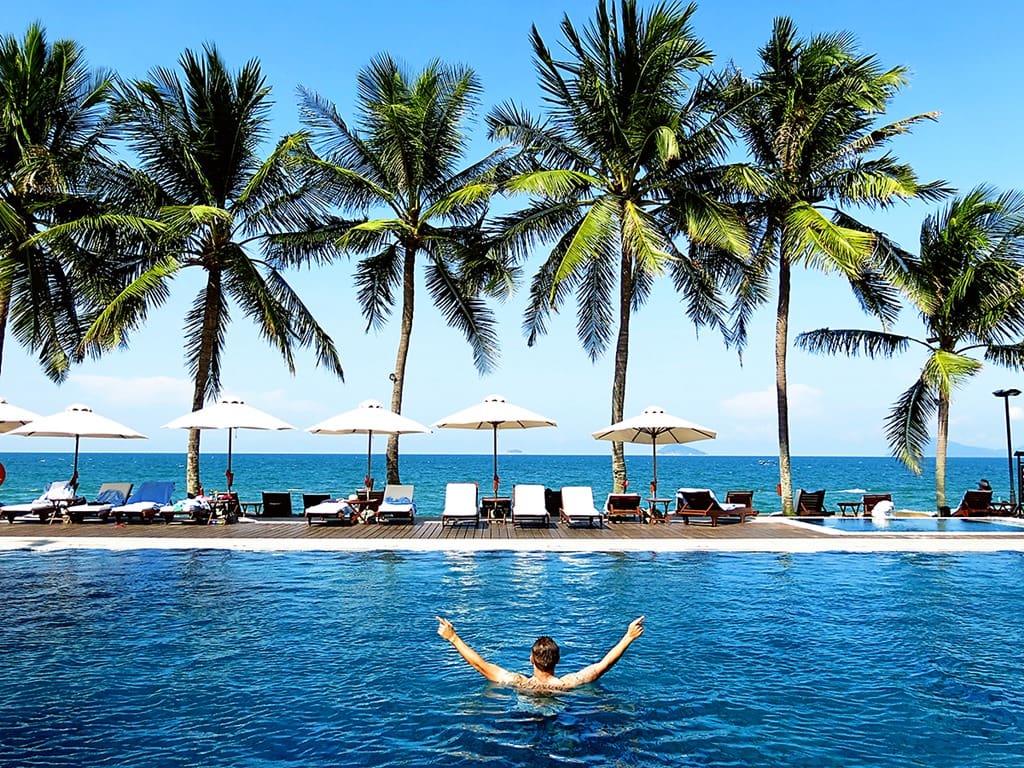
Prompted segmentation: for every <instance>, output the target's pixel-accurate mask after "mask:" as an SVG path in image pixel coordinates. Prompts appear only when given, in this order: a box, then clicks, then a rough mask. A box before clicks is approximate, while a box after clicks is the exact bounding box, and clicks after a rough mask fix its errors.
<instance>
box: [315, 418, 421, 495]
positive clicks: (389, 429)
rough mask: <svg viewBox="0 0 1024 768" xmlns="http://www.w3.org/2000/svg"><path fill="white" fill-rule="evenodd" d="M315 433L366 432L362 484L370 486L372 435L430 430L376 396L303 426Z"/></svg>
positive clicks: (349, 433)
mask: <svg viewBox="0 0 1024 768" xmlns="http://www.w3.org/2000/svg"><path fill="white" fill-rule="evenodd" d="M306 431H307V432H312V433H313V434H314V435H367V440H366V478H365V479H364V481H363V482H364V484H365V485H366V487H367V488H368V489H370V490H373V478H372V477H371V476H370V458H371V456H372V454H373V435H374V433H375V432H376V433H377V434H385V435H414V434H429V433H430V428H429V427H425V426H423V425H422V424H420V423H419V422H418V421H413V420H412V419H410V418H407V417H405V416H403V415H402V414H400V413H395V412H394V411H389V410H388V409H387V408H385V407H384V406H383V405H381V404H380V403H379V402H377V401H376V400H364V401H363V402H361V403H360V404H359V405H358V406H357V407H356V408H353V409H352V410H351V411H345V412H344V413H339V414H337V415H336V416H332V417H331V418H329V419H327V420H326V421H321V422H320V423H319V424H314V425H313V426H312V427H308V428H307V429H306Z"/></svg>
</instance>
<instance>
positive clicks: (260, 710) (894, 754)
mask: <svg viewBox="0 0 1024 768" xmlns="http://www.w3.org/2000/svg"><path fill="white" fill-rule="evenodd" d="M1021 563H1022V561H1021V558H1020V556H1018V555H1013V554H992V555H979V556H974V555H956V556H942V555H931V554H929V555H839V554H835V555H730V554H700V553H698V554H674V555H665V554H653V553H649V554H635V555H633V554H630V555H610V554H595V555H579V554H572V555H556V554H538V553H483V554H477V555H473V554H443V553H432V554H431V553H425V554H413V553H389V554H374V553H365V554H343V553H337V554H325V553H317V554H311V553H294V554H290V553H283V554H280V553H279V554H266V553H229V552H183V553H175V552H170V553H169V552H146V551H138V552H119V553H112V552H56V553H47V554H40V553H6V554H4V555H2V556H0V568H2V569H3V572H4V573H5V574H9V575H11V577H10V578H8V579H7V583H8V584H9V585H14V586H11V587H9V588H8V590H7V592H6V595H5V600H4V601H3V603H2V604H0V641H2V643H3V647H4V649H5V652H6V655H5V664H4V666H3V668H2V671H0V733H2V734H3V738H2V739H0V764H2V765H47V766H80V765H104V766H120V765H124V766H129V765H132V766H136V765H143V764H148V765H161V766H194V765H203V766H228V765H230V766H280V765H283V764H289V765H318V766H334V765H337V766H342V765H366V766H417V765H426V764H435V763H437V764H444V765H446V766H476V765H480V764H482V763H485V762H490V761H496V760H497V761H501V762H502V764H504V765H513V766H515V765H522V766H577V765H588V766H589V765H623V766H625V765H629V766H662V765H679V766H707V765H716V766H728V765H762V766H775V765H778V766H783V765H785V766H869V765H870V766H896V765H929V766H931V765H935V766H943V765H950V766H952V765H958V764H975V765H981V764H984V765H986V766H994V767H995V768H999V767H1000V766H1011V765H1013V766H1016V765H1017V764H1018V763H1019V755H1020V754H1022V752H1024V744H1022V739H1024V737H1022V735H1021V734H1024V705H1022V703H1021V697H1020V695H1019V693H1020V691H1021V690H1022V689H1024V673H1022V672H1021V670H1020V665H1019V664H1017V663H1016V657H1015V655H1014V652H1015V649H1016V648H1019V647H1020V646H1021V643H1022V641H1024V632H1022V629H1021V623H1020V621H1019V616H1020V615H1021V614H1022V612H1024V587H1022V586H1021V585H1020V581H1019V579H1018V578H1017V575H1018V574H1019V570H1020V566H1021ZM994 584H998V585H999V589H998V590H993V589H992V585H994ZM641 613H643V614H646V615H647V617H648V621H647V627H648V631H647V633H646V634H645V636H644V637H643V638H642V639H641V640H640V641H639V642H638V643H637V644H636V645H634V646H633V648H632V649H630V651H629V652H628V654H627V655H626V657H625V658H624V659H623V660H622V661H621V662H620V664H619V665H618V666H617V667H616V668H615V669H614V670H613V671H612V672H611V673H609V674H608V675H607V676H606V677H605V678H603V679H602V680H601V682H600V683H598V684H597V685H595V686H591V687H589V688H587V689H585V690H583V691H579V692H575V693H572V694H561V695H557V696H536V695H526V694H519V693H516V692H515V691H511V690H508V689H501V688H497V687H493V686H491V685H489V684H487V683H486V682H485V681H483V680H482V678H480V677H479V676H478V675H476V674H475V673H474V672H473V671H472V670H471V669H470V668H469V667H468V666H467V665H466V664H465V663H464V662H463V661H462V660H461V659H460V658H459V657H458V655H457V654H456V653H455V652H454V651H453V650H452V649H451V648H450V647H448V646H447V645H445V644H444V643H443V642H441V641H440V640H439V638H437V636H436V622H434V621H433V617H434V616H435V615H437V614H443V615H446V616H449V617H450V618H452V620H453V621H454V622H455V623H456V625H457V627H458V628H459V630H460V633H461V634H462V636H463V637H464V638H465V639H466V640H467V641H468V642H470V644H472V645H473V646H474V647H475V648H477V649H478V650H479V651H481V653H483V654H484V655H485V656H486V657H487V658H488V659H489V660H491V661H493V662H495V663H498V664H501V665H503V666H506V667H508V668H511V669H518V670H525V669H526V668H527V663H528V662H527V660H528V654H529V646H530V643H531V642H532V641H533V639H534V637H535V636H536V635H538V634H542V633H544V634H551V635H553V636H554V637H555V638H556V639H557V640H558V641H559V642H560V644H561V646H562V658H563V662H562V666H561V667H560V669H561V668H564V669H565V670H566V671H569V670H573V669H576V668H579V667H582V666H584V665H585V664H588V663H591V662H593V661H595V660H597V659H598V658H600V657H601V656H602V655H603V654H604V652H605V651H606V650H607V649H608V647H610V646H611V645H612V644H613V643H614V642H615V641H616V640H617V639H618V638H619V637H620V636H621V633H622V631H623V630H624V628H625V624H626V623H627V622H628V621H629V620H630V619H632V618H633V617H635V616H636V615H639V614H641Z"/></svg>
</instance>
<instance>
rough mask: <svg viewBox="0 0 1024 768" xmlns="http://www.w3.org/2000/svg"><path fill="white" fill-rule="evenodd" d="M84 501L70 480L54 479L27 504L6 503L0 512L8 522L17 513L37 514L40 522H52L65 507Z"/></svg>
mask: <svg viewBox="0 0 1024 768" xmlns="http://www.w3.org/2000/svg"><path fill="white" fill-rule="evenodd" d="M84 503H85V499H83V498H81V497H80V496H78V494H77V493H76V492H75V486H74V485H73V484H72V483H71V481H70V480H54V481H53V482H52V483H49V484H48V485H47V486H46V488H45V489H44V490H43V493H42V495H40V496H39V498H37V499H35V500H34V501H30V502H29V503H28V504H7V505H5V506H4V507H3V509H2V510H0V514H3V516H4V517H6V518H7V522H9V523H13V522H14V518H16V517H18V516H19V515H29V514H33V515H38V516H39V522H41V523H45V522H51V523H52V522H53V521H54V520H55V519H56V518H57V517H59V516H60V515H61V513H62V512H63V511H64V510H65V509H67V507H69V506H71V505H74V504H84Z"/></svg>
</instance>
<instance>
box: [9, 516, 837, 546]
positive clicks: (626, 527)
mask: <svg viewBox="0 0 1024 768" xmlns="http://www.w3.org/2000/svg"><path fill="white" fill-rule="evenodd" d="M0 536H2V537H18V538H24V537H34V536H44V537H47V538H51V537H60V538H74V539H87V538H90V537H95V538H98V537H118V538H125V539H131V538H146V539H154V538H159V539H309V540H321V539H360V540H363V541H366V540H373V539H382V540H385V539H386V540H391V541H394V540H410V539H421V540H431V541H438V542H443V541H453V542H454V541H458V540H465V539H474V540H481V541H487V540H491V541H493V540H496V539H497V540H517V541H523V540H537V541H552V540H575V541H588V540H589V541H594V542H605V543H607V542H612V541H617V540H628V541H634V542H635V541H638V540H640V541H643V540H651V541H665V540H677V539H712V540H714V539H719V540H729V539H773V538H786V539H794V538H795V539H805V538H812V539H813V538H821V537H827V534H825V533H819V532H817V531H813V530H803V529H801V528H797V527H795V526H791V525H787V524H786V523H782V522H769V521H764V520H762V521H758V522H755V523H744V524H742V525H740V524H736V523H731V524H720V525H718V526H715V527H712V526H710V525H699V524H690V525H684V524H683V523H682V521H679V522H672V523H670V524H668V525H645V524H641V523H630V522H617V523H609V524H606V525H604V526H602V527H600V528H597V527H593V528H588V527H587V526H578V527H573V528H569V527H568V526H566V525H564V524H554V523H552V524H550V525H548V526H547V527H542V526H525V527H519V526H513V525H511V524H508V523H490V524H487V523H482V524H481V525H480V526H479V527H477V528H474V527H473V526H472V525H456V526H451V525H446V526H442V525H441V524H440V522H439V521H432V520H427V521H417V522H416V523H414V524H412V525H403V524H399V523H389V524H386V525H375V524H369V525H354V526H342V525H336V524H328V525H313V526H308V525H306V524H305V523H304V522H301V521H294V522H293V521H287V522H269V521H263V520H261V521H259V522H258V523H256V524H253V523H239V524H238V525H194V524H187V523H172V524H170V525H167V524H164V523H153V524H152V525H142V524H133V525H127V526H125V527H122V528H116V527H114V525H112V524H105V525H104V524H101V523H82V524H80V525H62V524H61V523H59V522H58V523H54V524H52V525H46V524H42V523H39V522H28V521H20V520H19V521H18V522H16V523H13V524H10V523H7V522H2V523H0Z"/></svg>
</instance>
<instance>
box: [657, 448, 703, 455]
mask: <svg viewBox="0 0 1024 768" xmlns="http://www.w3.org/2000/svg"><path fill="white" fill-rule="evenodd" d="M658 453H659V454H661V455H662V456H707V453H705V452H704V451H698V450H697V449H696V448H691V447H690V446H688V445H666V446H664V447H662V448H659V449H658Z"/></svg>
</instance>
